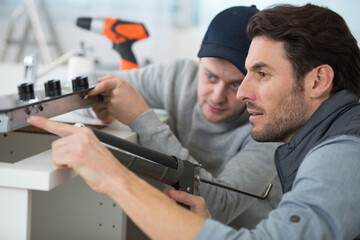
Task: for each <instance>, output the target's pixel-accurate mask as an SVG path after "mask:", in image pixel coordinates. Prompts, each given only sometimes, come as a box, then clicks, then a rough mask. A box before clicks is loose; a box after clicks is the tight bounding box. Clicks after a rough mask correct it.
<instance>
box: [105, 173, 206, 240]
mask: <svg viewBox="0 0 360 240" xmlns="http://www.w3.org/2000/svg"><path fill="white" fill-rule="evenodd" d="M108 195H109V196H110V197H111V198H113V199H114V200H115V201H116V202H117V203H118V204H119V205H120V206H121V207H122V209H123V210H124V211H125V213H126V214H127V215H128V216H129V217H130V218H131V219H132V220H133V221H134V223H135V224H136V225H138V226H139V227H140V228H141V229H142V230H143V231H144V232H145V233H146V234H147V235H148V236H149V237H150V238H151V239H169V237H170V238H171V239H195V238H196V236H197V233H198V232H199V230H200V228H201V226H202V225H203V223H204V221H205V219H203V218H201V217H199V216H197V215H195V214H192V213H191V212H189V211H188V210H186V209H184V208H182V207H179V206H178V205H177V204H175V203H174V202H173V201H171V200H170V199H169V198H168V197H167V196H166V195H165V194H163V193H162V192H160V191H158V190H157V189H155V188H153V187H152V186H150V185H149V184H147V183H146V182H145V181H143V180H142V179H140V178H139V177H137V176H136V175H135V174H133V173H132V172H130V171H128V170H127V169H125V168H124V167H123V166H121V167H120V169H119V172H118V176H117V177H116V179H114V181H111V187H110V188H109V191H108Z"/></svg>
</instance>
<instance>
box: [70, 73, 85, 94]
mask: <svg viewBox="0 0 360 240" xmlns="http://www.w3.org/2000/svg"><path fill="white" fill-rule="evenodd" d="M71 82H72V88H73V92H79V91H81V90H85V89H88V88H89V80H88V77H87V76H78V77H75V78H73V80H72V81H71Z"/></svg>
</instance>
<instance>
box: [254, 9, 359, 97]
mask: <svg viewBox="0 0 360 240" xmlns="http://www.w3.org/2000/svg"><path fill="white" fill-rule="evenodd" d="M247 33H248V36H249V37H250V38H251V39H253V38H254V37H257V36H264V37H267V38H269V39H272V40H275V41H280V42H283V43H284V48H285V52H286V57H287V58H288V60H289V61H290V64H291V66H292V71H293V74H294V77H295V78H296V79H297V81H298V82H299V81H301V80H303V78H304V77H305V75H306V74H307V73H308V72H309V71H311V70H312V69H313V68H315V67H317V66H319V65H321V64H328V65H330V66H331V67H332V68H333V70H334V80H333V88H332V94H333V93H336V92H338V91H340V90H343V89H347V90H349V91H350V92H352V93H354V94H356V95H357V96H358V97H359V98H360V81H359V80H360V50H359V47H358V45H357V41H356V39H355V38H354V36H353V35H352V34H351V32H350V30H349V28H348V26H347V25H346V23H345V21H344V19H343V18H342V17H341V16H340V15H339V14H337V13H335V12H334V11H331V10H330V9H328V8H324V7H319V6H315V5H312V4H306V5H304V6H300V7H296V6H292V5H287V4H286V5H278V6H275V7H273V8H269V9H265V10H263V11H260V12H258V13H256V14H255V15H254V16H253V17H252V18H251V20H250V22H249V24H248V26H247ZM299 84H301V85H303V83H301V82H300V83H299Z"/></svg>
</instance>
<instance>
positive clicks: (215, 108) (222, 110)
mask: <svg viewBox="0 0 360 240" xmlns="http://www.w3.org/2000/svg"><path fill="white" fill-rule="evenodd" d="M208 105H209V109H210V111H212V112H215V113H222V112H224V111H225V109H222V108H217V107H214V106H213V105H211V104H208Z"/></svg>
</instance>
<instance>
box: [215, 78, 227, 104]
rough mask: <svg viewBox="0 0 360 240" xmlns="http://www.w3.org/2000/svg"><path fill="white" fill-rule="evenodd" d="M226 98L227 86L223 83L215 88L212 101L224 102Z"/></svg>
mask: <svg viewBox="0 0 360 240" xmlns="http://www.w3.org/2000/svg"><path fill="white" fill-rule="evenodd" d="M225 98H226V95H225V86H224V84H223V83H218V84H216V85H215V86H214V90H213V93H212V100H213V101H214V102H223V101H224V100H225Z"/></svg>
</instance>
